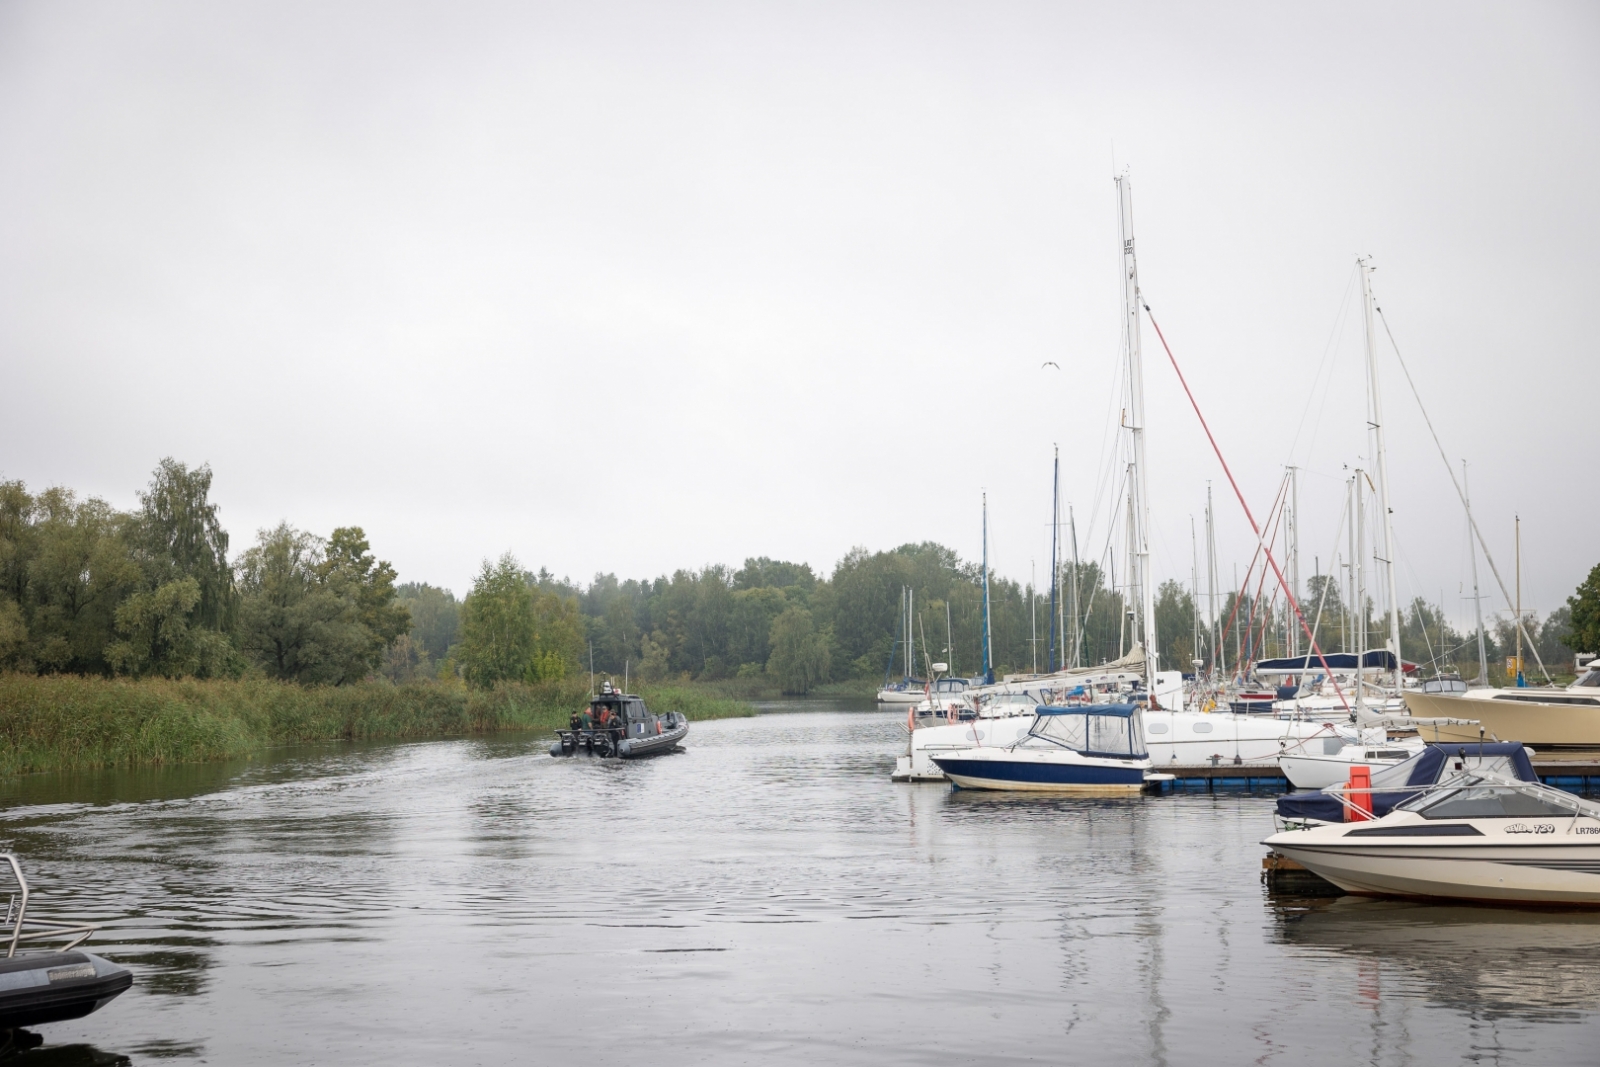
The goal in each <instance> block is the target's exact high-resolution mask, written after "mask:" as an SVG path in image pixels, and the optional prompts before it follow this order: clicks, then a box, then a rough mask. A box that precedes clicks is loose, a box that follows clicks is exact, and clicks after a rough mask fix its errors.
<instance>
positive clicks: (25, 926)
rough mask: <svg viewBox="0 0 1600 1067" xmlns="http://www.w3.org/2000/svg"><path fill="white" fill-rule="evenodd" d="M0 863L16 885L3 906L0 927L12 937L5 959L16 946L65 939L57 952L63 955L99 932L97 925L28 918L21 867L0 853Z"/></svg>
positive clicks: (15, 860) (26, 893)
mask: <svg viewBox="0 0 1600 1067" xmlns="http://www.w3.org/2000/svg"><path fill="white" fill-rule="evenodd" d="M0 859H3V860H5V862H6V864H7V865H8V866H9V867H10V868H11V877H12V878H13V879H15V881H16V887H15V888H14V889H12V890H11V893H10V899H9V900H7V902H6V915H5V922H4V923H3V924H0V925H3V927H7V928H9V929H10V931H11V936H10V937H9V939H8V940H7V942H6V958H7V959H10V958H11V957H13V956H15V955H16V954H17V946H19V945H22V944H25V943H28V942H33V941H54V940H57V939H60V938H65V939H66V944H64V945H61V946H59V947H58V949H57V950H58V951H60V952H66V951H68V950H70V949H73V948H76V947H77V946H79V945H81V944H83V943H84V942H85V941H87V940H89V938H90V936H91V935H93V934H94V932H95V931H96V930H99V929H100V924H99V923H72V922H58V921H56V920H54V919H30V918H28V880H27V879H26V878H25V877H23V875H22V864H20V863H18V862H17V857H16V856H14V855H12V854H11V853H9V852H0Z"/></svg>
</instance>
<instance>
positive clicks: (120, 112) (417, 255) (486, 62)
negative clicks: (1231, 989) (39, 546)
mask: <svg viewBox="0 0 1600 1067" xmlns="http://www.w3.org/2000/svg"><path fill="white" fill-rule="evenodd" d="M1597 116H1600V6H1597V5H1595V4H1592V3H1575V4H1537V3H1516V4H1504V5H1481V4H1463V3H1445V4H1403V5H1395V4H1369V5H1359V4H1350V3H1338V4H1328V5H1321V6H1318V5H1310V4H1301V5H1282V4H1260V5H1235V6H1216V7H1210V8H1205V7H1204V6H1201V5H1191V4H1173V5H1170V6H1161V5H1150V6H1143V7H1140V6H1135V5H1131V4H1117V5H1108V4H1094V5H1088V4H1085V5H1076V6H1075V5H1070V4H1062V3H1042V4H1005V3H996V2H985V3H981V4H980V3H969V4H943V5H941V4H934V3H928V2H923V0H919V2H916V3H907V4H870V3H855V2H852V3H847V4H837V5H828V4H824V3H804V4H800V3H796V4H760V3H728V4H695V3H678V4H672V3H667V4H663V3H641V4H636V5H628V4H603V3H567V4H556V5H539V4H530V3H513V4H504V5H497V4H490V3H476V4H473V3H449V4H444V3H439V4H431V5H418V4H400V3H394V2H384V3H374V4H358V3H340V4H325V3H304V4H296V3H286V2H282V0H274V2H271V3H261V4H249V3H232V4H226V5H218V4H212V3H189V4H182V3H176V4H175V3H152V2H143V3H138V4H111V3H102V4H82V3H66V2H62V0H48V2H37V3H32V2H17V0H4V2H0V146H3V147H0V369H3V382H0V399H3V403H0V412H3V415H0V477H5V478H20V479H23V480H25V481H26V482H27V483H28V484H29V486H30V487H33V488H36V489H42V488H44V487H45V486H47V485H50V484H63V485H68V486H72V487H74V488H76V489H78V490H79V491H80V492H83V493H86V494H95V495H101V496H104V497H105V498H107V499H108V500H110V501H112V502H113V503H116V504H118V505H120V506H132V505H133V504H134V503H135V495H134V494H135V491H136V490H137V489H138V488H139V487H140V486H142V485H143V484H144V482H145V481H146V480H147V478H148V475H149V471H150V469H151V468H152V467H153V466H154V465H155V463H156V462H157V460H159V459H160V458H161V457H162V456H166V455H172V456H175V457H177V458H178V459H180V460H183V461H184V462H187V463H190V464H199V463H207V462H209V463H210V464H211V465H212V467H213V468H214V470H215V474H216V480H215V486H214V494H215V498H216V500H217V501H218V502H219V503H220V504H221V507H222V516H223V520H224V523H225V524H226V525H227V527H228V528H229V530H230V531H231V532H232V534H233V538H234V548H235V549H236V550H240V549H243V548H244V547H246V545H247V544H248V543H249V542H250V541H251V540H253V537H254V531H255V530H256V529H257V528H260V527H263V526H267V525H271V524H275V523H277V522H278V521H279V520H281V519H287V520H289V521H290V522H292V523H294V524H296V525H298V526H302V527H305V528H308V529H311V530H314V531H316V532H319V533H323V534H326V533H327V532H329V531H330V530H331V529H332V528H333V527H334V526H337V525H345V524H358V525H361V526H363V527H365V529H366V530H367V532H368V535H369V537H370V538H371V541H372V543H373V545H374V547H375V549H376V550H377V552H378V554H379V555H380V556H382V557H384V558H387V559H390V560H392V561H393V562H394V564H395V565H396V566H397V567H398V568H399V571H400V574H401V576H402V578H403V579H407V580H424V581H431V582H434V583H437V584H442V585H445V586H448V587H451V588H453V589H455V590H456V591H457V592H458V593H459V592H464V591H465V589H466V588H467V586H468V585H469V583H470V580H471V575H472V573H473V572H474V570H475V569H476V567H477V565H478V563H479V561H480V560H482V559H483V558H484V557H486V556H494V555H498V554H499V553H500V552H503V551H505V550H507V549H510V550H512V551H514V552H515V553H516V554H517V555H518V556H519V557H520V558H521V559H522V561H523V562H524V563H526V564H528V565H529V566H532V567H535V568H537V567H539V566H541V565H543V566H547V567H549V568H550V569H551V570H553V571H555V572H557V573H559V574H567V575H571V576H573V577H574V578H578V579H583V580H586V579H588V578H589V576H591V575H593V574H594V573H595V572H597V571H615V572H618V573H619V574H621V575H623V576H624V577H629V576H638V577H648V576H653V575H656V574H659V573H663V572H670V571H671V570H674V569H676V568H679V567H696V566H699V565H702V564H706V563H714V562H723V563H730V564H737V563H739V562H740V561H741V560H742V559H744V558H745V557H746V556H752V555H769V556H773V557H778V558H787V559H794V560H803V561H807V562H809V563H811V564H812V565H813V566H814V567H815V568H817V569H818V570H819V571H820V572H823V573H826V572H828V571H831V569H832V566H833V564H834V562H835V561H836V560H837V559H838V558H839V557H840V556H842V555H843V554H844V553H845V552H846V551H848V550H849V549H850V548H851V546H853V545H865V546H868V547H869V548H874V549H877V548H889V547H893V546H894V545H897V544H900V543H903V542H907V541H921V540H936V541H940V542H943V543H945V544H948V545H950V546H952V547H954V548H956V549H957V550H959V551H960V552H961V553H962V554H963V555H966V556H968V557H969V558H972V557H976V556H977V555H978V552H979V548H980V540H979V538H980V525H979V499H980V493H981V492H982V491H984V490H985V489H986V490H987V492H988V495H989V502H990V526H991V535H990V537H991V556H992V560H993V562H994V564H995V566H996V567H997V569H998V570H999V571H1000V572H1001V573H1003V574H1006V575H1009V576H1011V577H1015V578H1018V579H1020V580H1023V581H1026V580H1027V579H1028V577H1029V573H1030V567H1032V566H1034V565H1036V563H1037V565H1038V566H1039V567H1040V570H1041V575H1042V573H1043V568H1044V566H1045V560H1047V559H1048V553H1049V528H1048V523H1049V515H1050V496H1049V492H1050V484H1049V478H1050V454H1051V446H1052V444H1053V443H1059V444H1060V446H1061V449H1062V455H1063V474H1062V480H1063V493H1064V496H1065V497H1066V498H1067V499H1069V500H1071V501H1072V502H1073V504H1074V508H1075V511H1077V512H1079V513H1080V515H1081V516H1082V517H1081V518H1080V537H1081V539H1082V540H1083V541H1084V551H1085V554H1086V555H1095V554H1098V553H1099V552H1100V551H1101V550H1102V549H1103V547H1104V540H1105V515H1104V512H1105V510H1106V504H1107V502H1108V501H1107V500H1106V493H1107V492H1108V490H1107V489H1106V488H1105V484H1104V478H1103V475H1102V473H1101V470H1100V468H1101V467H1102V466H1103V465H1104V462H1105V461H1104V458H1103V457H1104V456H1105V453H1104V451H1103V442H1104V441H1105V440H1106V438H1107V435H1108V428H1109V427H1111V426H1114V425H1115V423H1116V421H1117V417H1118V416H1117V411H1116V407H1117V404H1118V403H1119V400H1118V391H1117V385H1116V382H1117V361H1118V333H1119V289H1118V272H1117V264H1118V243H1117V223H1116V199H1115V191H1114V187H1113V182H1112V175H1113V173H1115V172H1117V171H1120V170H1122V169H1124V168H1126V169H1127V170H1128V172H1129V173H1130V174H1131V180H1132V182H1133V188H1134V203H1135V214H1136V221H1137V233H1138V242H1139V244H1138V247H1139V253H1140V262H1139V266H1140V274H1141V280H1142V281H1143V284H1144V288H1145V292H1146V295H1147V297H1148V299H1149V300H1150V302H1151V305H1152V307H1153V308H1154V309H1155V312H1156V315H1157V317H1158V319H1159V320H1160V321H1161V325H1162V327H1163V329H1165V330H1166V331H1167V336H1168V339H1169V340H1170V341H1171V342H1172V343H1173V346H1174V348H1175V351H1176V353H1177V355H1178V358H1179V359H1180V360H1181V361H1182V363H1183V365H1184V370H1185V372H1186V374H1187V375H1188V377H1189V380H1190V382H1191V384H1192V385H1193V386H1194V387H1195V389H1196V392H1197V394H1198V396H1199V399H1200V402H1201V404H1202V405H1203V406H1204V408H1205V410H1206V414H1207V416H1208V418H1209V419H1210V420H1211V423H1212V425H1213V428H1214V429H1215V430H1216V431H1217V434H1218V438H1219V441H1220V443H1221V445H1222V447H1223V448H1224V449H1225V451H1226V452H1227V455H1228V458H1229V460H1230V462H1231V463H1232V464H1233V466H1234V469H1235V472H1236V473H1237V474H1238V475H1239V476H1240V480H1241V484H1242V486H1243V488H1244V490H1245V492H1246V493H1247V495H1248V496H1249V498H1250V500H1251V503H1252V506H1253V507H1255V508H1256V509H1257V511H1258V512H1264V511H1265V510H1266V509H1267V508H1268V506H1269V505H1270V501H1271V497H1272V495H1273V493H1274V491H1275V488H1276V485H1277V482H1278V479H1279V478H1280V477H1281V472H1282V469H1283V466H1284V465H1285V464H1288V463H1291V462H1292V463H1295V464H1298V465H1299V466H1301V467H1303V468H1304V471H1305V472H1304V473H1303V474H1302V476H1301V481H1300V497H1301V505H1302V510H1303V512H1304V522H1303V532H1302V542H1301V543H1302V551H1303V553H1304V556H1305V564H1304V568H1305V571H1306V572H1307V573H1309V572H1310V571H1311V569H1312V568H1313V566H1314V558H1315V557H1320V560H1321V563H1322V566H1324V567H1326V566H1327V559H1328V556H1329V554H1330V552H1331V550H1332V549H1333V547H1334V546H1335V543H1336V541H1337V539H1338V530H1337V529H1336V528H1335V523H1336V520H1337V516H1338V512H1339V509H1340V507H1341V505H1342V502H1343V489H1342V484H1343V482H1342V480H1343V478H1344V477H1345V476H1346V471H1345V469H1344V468H1345V466H1346V465H1349V466H1351V467H1354V466H1356V465H1358V464H1365V465H1368V466H1370V463H1371V461H1370V459H1367V458H1362V457H1363V455H1364V453H1365V451H1366V449H1365V440H1366V438H1365V431H1364V424H1363V420H1364V413H1363V403H1362V388H1363V385H1362V373H1363V372H1362V348H1361V332H1360V325H1359V318H1358V316H1359V310H1358V308H1359V305H1358V302H1357V301H1356V300H1355V299H1354V297H1353V294H1352V291H1351V285H1352V283H1353V280H1354V273H1353V264H1354V261H1355V257H1356V256H1357V255H1358V254H1359V255H1370V256H1372V257H1373V261H1374V263H1375V264H1376V265H1377V267H1378V270H1377V273H1376V274H1375V276H1374V285H1375V288H1376V291H1377V295H1378V299H1379V302H1380V304H1381V305H1382V306H1383V308H1384V312H1385V314H1386V315H1387V316H1388V317H1389V322H1390V324H1391V325H1392V327H1393V328H1394V331H1395V334H1396V338H1397V340H1398V341H1399V343H1400V346H1401V351H1402V353H1403V354H1404V355H1405V356H1406V357H1407V360H1408V363H1409V365H1410V367H1411V370H1412V373H1413V375H1414V376H1415V378H1416V380H1417V384H1418V387H1419V388H1420V389H1421V391H1422V393H1423V397H1424V400H1425V401H1426V403H1427V404H1428V406H1429V410H1430V413H1431V415H1432V416H1433V419H1434V423H1435V425H1436V427H1437V428H1438V430H1439V433H1440V435H1441V438H1442V440H1443V443H1444V447H1445V449H1446V450H1447V451H1448V452H1449V454H1450V457H1451V458H1452V460H1454V461H1459V460H1460V459H1461V458H1465V459H1467V460H1468V461H1469V463H1470V464H1471V467H1470V470H1471V478H1472V491H1473V497H1474V506H1475V510H1476V512H1477V515H1478V518H1479V521H1480V524H1481V525H1482V526H1483V528H1484V530H1485V532H1486V534H1487V535H1488V536H1489V537H1490V540H1491V548H1492V549H1493V550H1494V551H1495V552H1496V554H1497V557H1498V559H1499V562H1500V563H1501V566H1502V570H1503V572H1504V573H1505V574H1506V577H1507V580H1508V581H1509V580H1511V569H1510V568H1511V563H1512V524H1513V516H1514V515H1516V514H1518V513H1520V514H1521V516H1522V520H1523V560H1524V563H1523V570H1524V598H1525V602H1526V603H1527V604H1528V605H1529V606H1532V607H1535V608H1537V609H1538V610H1540V611H1541V613H1542V612H1546V611H1549V610H1550V609H1551V608H1554V607H1556V606H1558V605H1559V604H1560V603H1561V602H1562V601H1563V600H1564V598H1565V597H1566V596H1567V595H1568V594H1569V593H1570V592H1571V591H1572V590H1573V588H1574V587H1575V586H1576V585H1577V583H1578V582H1579V580H1580V579H1581V578H1582V576H1583V575H1584V574H1585V573H1586V572H1587V571H1588V569H1589V568H1590V567H1592V566H1594V565H1595V564H1596V563H1600V521H1597V520H1600V491H1597V482H1596V479H1597V477H1600V470H1597V468H1596V466H1595V457H1596V455H1597V454H1600V449H1597V447H1596V446H1597V445H1600V422H1597V419H1596V416H1595V411H1596V408H1597V402H1600V359H1597V358H1596V357H1597V354H1600V353H1597V346H1596V343H1595V340H1594V337H1595V324H1594V322H1593V321H1592V318H1593V316H1594V314H1595V311H1596V304H1595V300H1594V293H1595V292H1596V291H1597V289H1600V251H1597V250H1600V207H1597V197H1596V190H1597V189H1600V122H1597ZM1145 340H1146V344H1145V358H1146V362H1145V368H1146V370H1145V372H1146V378H1147V381H1148V404H1149V416H1148V421H1149V467H1150V478H1151V495H1152V506H1153V511H1154V515H1155V526H1156V530H1157V538H1156V568H1157V572H1158V575H1161V576H1174V577H1179V576H1181V577H1183V578H1185V579H1187V577H1188V572H1189V559H1190V546H1189V529H1190V516H1191V515H1195V516H1199V515H1200V514H1201V509H1202V508H1203V505H1204V496H1205V486H1206V482H1207V480H1208V479H1210V480H1213V481H1214V482H1215V484H1216V492H1217V504H1216V506H1217V514H1218V521H1219V540H1220V543H1221V547H1220V552H1221V555H1222V558H1223V564H1222V569H1223V570H1224V572H1225V574H1229V573H1230V568H1231V566H1232V565H1233V563H1234V561H1235V560H1238V561H1240V563H1241V566H1242V564H1243V562H1244V561H1247V559H1248V554H1249V551H1250V548H1251V546H1252V544H1253V542H1252V541H1251V539H1250V535H1249V531H1248V528H1247V527H1246V525H1245V523H1244V520H1243V516H1242V513H1241V511H1240V509H1239V508H1238V506H1237V505H1236V504H1235V503H1234V502H1233V501H1232V500H1231V499H1229V498H1228V497H1226V496H1225V495H1224V494H1225V492H1226V483H1225V482H1224V481H1222V480H1221V474H1220V471H1219V469H1218V467H1217V465H1216V462H1215V460H1214V459H1213V458H1212V456H1211V454H1210V452H1209V450H1208V449H1207V446H1206V444H1205V441H1204V438H1203V436H1202V435H1201V434H1200V431H1199V428H1198V425H1197V423H1196V421H1195V419H1194V416H1193V414H1192V413H1191V412H1190V410H1189V409H1188V407H1187V406H1186V402H1185V401H1184V400H1183V397H1182V394H1181V392H1180V391H1179V388H1178V386H1177V384H1176V379H1175V378H1174V376H1173V374H1172V372H1171V368H1170V367H1169V366H1168V365H1167V364H1166V363H1165V357H1164V356H1163V354H1162V353H1161V350H1160V348H1159V346H1158V344H1157V342H1156V341H1155V338H1154V336H1153V333H1152V332H1151V331H1149V330H1148V328H1147V329H1146V331H1145ZM1047 360H1048V361H1054V362H1056V363H1058V364H1059V365H1060V368H1061V369H1060V370H1059V371H1056V370H1054V369H1053V368H1042V367H1041V364H1042V363H1044V362H1045V361H1047ZM1380 380H1381V382H1382V386H1383V396H1384V404H1385V406H1386V410H1385V415H1386V422H1387V423H1388V424H1389V452H1390V463H1391V471H1392V482H1393V490H1392V491H1393V506H1394V522H1395V527H1396V533H1397V539H1398V541H1399V554H1400V562H1401V568H1400V576H1401V581H1400V585H1401V592H1402V596H1403V597H1407V596H1409V595H1412V594H1416V593H1420V594H1423V595H1426V596H1427V597H1428V598H1429V599H1431V600H1434V599H1438V598H1439V597H1440V596H1443V597H1444V598H1445V604H1446V607H1447V609H1448V610H1450V611H1451V612H1452V613H1454V614H1457V615H1458V616H1460V617H1465V616H1467V615H1469V614H1470V603H1468V602H1466V601H1464V600H1462V599H1461V595H1462V588H1461V587H1462V583H1463V582H1464V581H1467V580H1468V569H1467V568H1468V565H1469V564H1468V556H1467V549H1466V537H1465V533H1464V530H1463V518H1462V514H1461V509H1460V507H1459V505H1458V504H1457V503H1456V498H1455V495H1454V490H1453V489H1452V488H1451V486H1450V482H1449V480H1448V478H1447V476H1446V474H1445V470H1444V466H1443V464H1442V463H1441V461H1440V459H1439V456H1438V454H1437V452H1436V451H1435V449H1434V446H1433V444H1432V443H1431V440H1430V439H1429V438H1428V436H1427V434H1426V430H1425V429H1424V427H1423V425H1422V422H1421V419H1420V417H1419V414H1418V409H1417V406H1416V404H1415V402H1414V401H1413V400H1412V398H1411V395H1410V393H1409V391H1408V390H1407V389H1406V387H1405V384H1404V381H1403V379H1402V378H1401V377H1400V373H1399V369H1398V365H1397V364H1396V363H1395V362H1394V357H1393V354H1392V352H1390V350H1389V349H1388V346H1387V342H1385V344H1384V346H1383V348H1382V362H1381V369H1380ZM1110 491H1114V489H1113V490H1110ZM1097 495H1098V499H1099V500H1100V514H1099V516H1098V517H1097V518H1091V516H1090V514H1089V513H1091V512H1093V511H1094V510H1095V503H1096V499H1097ZM1202 533H1203V530H1202ZM1091 542H1092V544H1091ZM1483 581H1484V585H1485V586H1486V587H1488V586H1489V585H1490V584H1491V583H1490V580H1489V578H1488V575H1487V573H1486V572H1485V574H1484V576H1483Z"/></svg>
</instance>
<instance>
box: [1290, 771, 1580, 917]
mask: <svg viewBox="0 0 1600 1067" xmlns="http://www.w3.org/2000/svg"><path fill="white" fill-rule="evenodd" d="M1263 844H1265V845H1268V846H1270V847H1271V848H1272V849H1274V850H1275V851H1277V852H1279V853H1281V854H1282V855H1284V856H1286V857H1288V858H1289V859H1291V860H1294V861H1295V862H1296V863H1299V864H1300V865H1301V866H1303V867H1305V868H1307V869H1308V870H1311V871H1312V872H1314V873H1316V874H1318V875H1320V876H1321V877H1323V878H1326V879H1327V880H1328V881H1330V882H1332V883H1333V884H1334V885H1337V886H1338V887H1339V888H1341V889H1343V890H1345V891H1346V892H1349V893H1360V894H1367V895H1373V896H1398V897H1429V898H1434V897H1437V898H1454V899H1462V900H1478V901H1488V902H1494V903H1508V904H1509V903H1516V904H1580V905H1592V906H1600V805H1596V804H1593V803H1590V802H1589V801H1585V800H1581V799H1579V798H1578V797H1575V796H1573V795H1572V794H1571V793H1567V792H1564V791H1562V790H1560V789H1555V788H1552V787H1551V786H1547V785H1543V784H1542V783H1539V782H1527V781H1520V780H1518V779H1515V778H1511V777H1507V776H1504V775H1500V774H1493V773H1488V772H1471V771H1467V772H1463V773H1461V774H1457V775H1453V776H1451V777H1450V778H1448V779H1446V780H1444V781H1442V782H1440V783H1439V784H1438V785H1437V786H1435V787H1434V788H1432V789H1429V790H1427V791H1426V792H1424V793H1422V794H1420V795H1418V796H1416V797H1413V798H1412V799H1410V800H1407V801H1405V802H1404V803H1402V804H1399V805H1397V806H1396V807H1395V809H1394V810H1393V811H1391V812H1390V813H1389V814H1388V815H1385V816H1384V817H1383V818H1381V819H1376V820H1371V821H1361V822H1350V823H1333V824H1327V825H1321V826H1312V827H1309V828H1306V829H1295V830H1287V831H1284V832H1282V833H1277V834H1273V835H1272V836H1271V837H1269V838H1267V839H1266V840H1265V841H1264V842H1263Z"/></svg>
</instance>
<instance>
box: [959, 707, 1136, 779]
mask: <svg viewBox="0 0 1600 1067" xmlns="http://www.w3.org/2000/svg"><path fill="white" fill-rule="evenodd" d="M1140 713H1141V709H1140V708H1139V706H1138V705H1137V704H1076V705H1069V706H1066V707H1050V706H1048V705H1046V706H1041V707H1040V708H1038V709H1037V711H1036V712H1035V714H1034V717H1033V722H1032V724H1031V725H1030V726H1029V728H1028V731H1027V733H1026V734H1024V735H1023V736H1022V737H1021V738H1020V739H1018V740H1017V741H1014V742H1012V743H1011V744H1009V745H1006V746H1004V747H1000V748H995V747H986V748H985V747H973V748H968V749H964V750H961V751H958V752H947V753H942V754H940V755H936V756H934V757H933V762H934V763H935V764H937V765H938V767H939V769H940V770H942V771H943V772H944V773H945V776H946V777H947V778H949V779H950V781H951V782H952V783H953V784H954V785H955V786H956V787H957V788H959V789H1003V790H1023V791H1028V792H1052V793H1091V794H1128V793H1137V792H1139V791H1140V790H1141V789H1142V788H1143V787H1144V776H1145V772H1146V771H1148V770H1149V769H1150V757H1149V755H1148V754H1147V753H1146V752H1145V750H1144V731H1143V729H1142V728H1141V725H1140V722H1139V716H1140Z"/></svg>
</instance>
